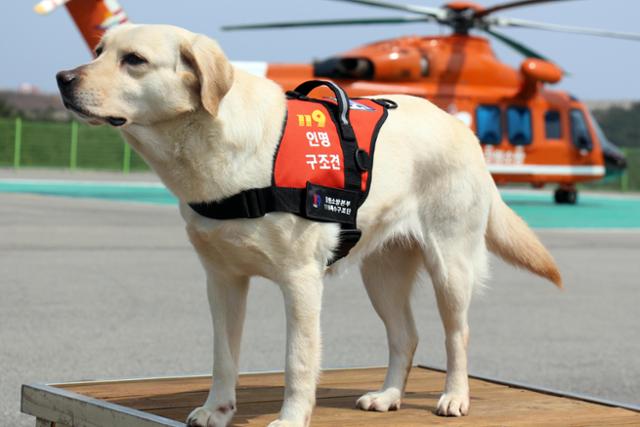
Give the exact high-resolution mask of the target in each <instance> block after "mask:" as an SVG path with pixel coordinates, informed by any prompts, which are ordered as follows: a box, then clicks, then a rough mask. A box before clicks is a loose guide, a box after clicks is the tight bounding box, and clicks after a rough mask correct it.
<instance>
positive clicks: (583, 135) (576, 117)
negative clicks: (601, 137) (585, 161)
mask: <svg viewBox="0 0 640 427" xmlns="http://www.w3.org/2000/svg"><path fill="white" fill-rule="evenodd" d="M569 117H570V118H571V141H572V142H573V145H575V147H576V148H577V149H578V150H580V151H583V150H584V151H591V150H592V149H593V141H592V140H591V134H590V133H589V127H588V126H587V121H586V119H585V117H584V113H583V112H582V111H580V110H578V109H573V110H571V114H570V116H569Z"/></svg>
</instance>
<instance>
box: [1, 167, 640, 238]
mask: <svg viewBox="0 0 640 427" xmlns="http://www.w3.org/2000/svg"><path fill="white" fill-rule="evenodd" d="M0 192H11V193H29V194H41V195H47V196H63V197H78V198H94V199H106V200H117V201H125V202H138V203H150V204H177V200H176V198H175V197H173V195H171V193H169V191H168V190H167V189H166V188H165V187H164V186H163V185H162V184H159V183H152V182H149V183H141V182H98V181H66V180H26V179H3V180H0ZM502 196H503V198H504V199H505V201H506V202H507V203H508V204H509V206H511V208H513V209H514V210H515V211H516V212H518V214H520V215H521V216H522V217H523V218H524V219H525V220H526V221H527V223H529V225H531V226H532V227H536V228H640V197H637V196H636V197H633V196H630V197H625V196H618V195H602V194H597V195H595V194H581V195H580V196H579V201H578V204H577V205H575V206H568V205H556V204H554V203H553V201H552V196H551V195H550V194H549V193H548V192H534V191H518V190H504V191H502Z"/></svg>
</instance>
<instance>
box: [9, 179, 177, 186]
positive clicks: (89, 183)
mask: <svg viewBox="0 0 640 427" xmlns="http://www.w3.org/2000/svg"><path fill="white" fill-rule="evenodd" d="M0 183H7V184H25V185H47V184H56V185H66V186H74V185H76V186H86V187H89V186H100V185H111V186H114V187H143V188H166V187H165V186H164V184H162V183H161V182H151V181H74V180H67V179H20V178H4V179H0Z"/></svg>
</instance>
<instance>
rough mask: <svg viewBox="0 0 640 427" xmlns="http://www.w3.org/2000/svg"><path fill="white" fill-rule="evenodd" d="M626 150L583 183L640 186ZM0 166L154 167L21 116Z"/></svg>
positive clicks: (1, 123) (2, 136) (123, 147)
mask: <svg viewBox="0 0 640 427" xmlns="http://www.w3.org/2000/svg"><path fill="white" fill-rule="evenodd" d="M624 151H625V154H626V155H627V160H628V167H627V170H626V172H625V173H624V174H622V175H620V176H618V177H608V178H606V179H605V180H603V181H599V182H594V183H589V184H584V185H581V188H589V189H599V190H600V189H601V190H616V191H640V149H638V148H634V149H631V148H627V149H625V150H624ZM0 167H14V168H21V167H51V168H68V169H72V170H74V169H96V170H120V171H122V172H124V173H129V172H130V171H146V170H148V169H149V168H148V166H147V165H146V164H145V163H144V161H143V160H142V159H141V158H140V156H138V155H137V154H136V153H135V152H132V151H131V148H130V147H129V145H128V144H126V143H125V142H124V140H123V139H122V137H121V136H120V134H119V133H118V132H117V131H115V130H114V129H112V128H110V127H107V126H99V127H95V126H89V125H85V124H82V123H78V122H75V121H73V122H69V123H57V122H37V121H25V120H22V119H20V118H16V119H0Z"/></svg>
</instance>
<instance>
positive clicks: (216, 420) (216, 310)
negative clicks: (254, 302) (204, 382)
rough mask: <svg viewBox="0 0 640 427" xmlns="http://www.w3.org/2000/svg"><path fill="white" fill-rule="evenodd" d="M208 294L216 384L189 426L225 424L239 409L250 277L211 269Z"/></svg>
mask: <svg viewBox="0 0 640 427" xmlns="http://www.w3.org/2000/svg"><path fill="white" fill-rule="evenodd" d="M205 269H206V270H207V296H208V298H209V307H210V309H211V318H212V320H213V332H214V335H213V343H214V345H213V383H212V385H211V389H210V390H209V396H208V397H207V400H206V402H205V403H204V405H202V407H200V408H196V409H195V410H193V412H191V414H190V415H189V417H188V418H187V425H188V426H194V427H195V426H198V427H224V426H226V425H228V424H229V422H230V421H231V418H232V417H233V414H234V413H235V412H236V379H237V376H238V359H239V357H240V341H241V338H242V327H243V324H244V317H245V308H246V301H247V291H248V286H249V278H248V277H244V276H231V275H224V274H222V273H220V272H217V271H215V270H214V269H212V268H207V267H206V266H205Z"/></svg>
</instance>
